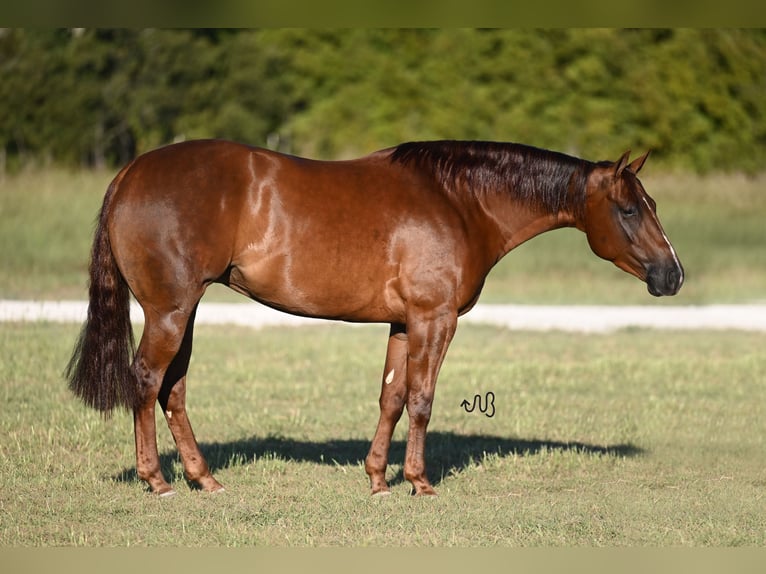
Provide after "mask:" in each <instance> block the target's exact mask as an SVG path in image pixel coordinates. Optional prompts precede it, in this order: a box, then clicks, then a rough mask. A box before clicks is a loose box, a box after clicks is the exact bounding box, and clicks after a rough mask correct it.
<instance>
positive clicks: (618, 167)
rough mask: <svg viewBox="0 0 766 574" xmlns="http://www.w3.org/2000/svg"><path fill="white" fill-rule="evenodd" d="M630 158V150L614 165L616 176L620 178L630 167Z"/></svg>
mask: <svg viewBox="0 0 766 574" xmlns="http://www.w3.org/2000/svg"><path fill="white" fill-rule="evenodd" d="M629 158H630V150H628V151H626V152H625V153H624V154H622V157H621V158H620V159H618V160H617V161H616V162H615V164H614V175H615V176H616V177H620V176H621V175H622V172H623V170H624V169H625V168H626V167H627V166H628V159H629Z"/></svg>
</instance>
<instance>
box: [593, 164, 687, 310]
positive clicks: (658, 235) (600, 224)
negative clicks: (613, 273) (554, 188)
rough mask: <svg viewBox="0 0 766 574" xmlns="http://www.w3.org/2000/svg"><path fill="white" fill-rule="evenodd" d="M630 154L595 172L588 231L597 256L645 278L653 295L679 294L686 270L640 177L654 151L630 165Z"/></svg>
mask: <svg viewBox="0 0 766 574" xmlns="http://www.w3.org/2000/svg"><path fill="white" fill-rule="evenodd" d="M629 155H630V152H625V153H624V154H623V156H622V157H621V158H620V159H619V160H618V161H616V162H615V163H611V162H602V163H599V164H598V165H597V167H596V168H595V169H594V170H593V172H592V173H591V175H590V176H589V178H588V183H587V190H586V200H585V201H586V205H585V219H584V222H583V230H584V231H585V233H586V235H587V236H588V243H589V244H590V247H591V249H592V250H593V252H594V253H595V254H596V255H598V256H599V257H602V258H604V259H606V260H608V261H611V262H612V263H614V264H615V265H616V266H617V267H619V268H620V269H622V270H623V271H627V272H628V273H630V274H632V275H635V276H636V277H638V278H639V279H641V280H642V281H645V282H646V285H647V288H648V290H649V293H651V294H652V295H655V296H657V297H659V296H661V295H675V294H676V293H678V290H679V289H680V288H681V285H682V284H683V282H684V269H683V267H682V266H681V262H680V261H679V260H678V257H677V256H676V252H675V250H674V249H673V246H672V245H671V244H670V241H669V240H668V237H667V235H665V232H664V231H663V230H662V225H660V221H659V219H657V213H656V204H655V202H654V200H653V199H652V198H651V197H649V195H648V194H647V193H646V191H645V190H644V187H643V186H642V185H641V182H640V181H639V180H638V178H637V177H636V174H637V173H638V172H639V170H640V169H641V167H642V166H643V165H644V162H645V161H646V158H647V156H648V155H649V153H648V152H647V153H646V154H644V155H643V156H641V157H639V158H638V159H636V160H634V161H633V162H632V163H630V164H628V157H629Z"/></svg>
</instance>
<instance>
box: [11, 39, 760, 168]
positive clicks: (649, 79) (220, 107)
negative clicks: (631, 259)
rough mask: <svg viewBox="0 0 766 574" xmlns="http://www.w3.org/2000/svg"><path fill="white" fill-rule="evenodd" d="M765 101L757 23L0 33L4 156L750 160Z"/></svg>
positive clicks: (704, 164)
mask: <svg viewBox="0 0 766 574" xmlns="http://www.w3.org/2000/svg"><path fill="white" fill-rule="evenodd" d="M765 96H766V33H764V32H763V31H762V30H689V29H678V30H621V29H572V30H566V29H556V30H528V29H520V30H469V29H450V30H409V29H408V30H398V29H385V30H381V29H361V30H359V29H344V30H315V29H310V30H304V29H265V30H225V31H222V30H208V29H198V30H156V29H149V30H107V29H71V30H70V29H59V30H19V29H13V30H9V29H5V30H3V31H2V32H0V143H1V144H2V145H0V158H4V159H3V161H4V163H6V164H7V166H8V167H10V168H12V167H15V166H17V165H19V164H23V163H25V162H28V161H31V160H33V159H37V160H40V159H42V160H43V161H55V162H62V163H67V164H70V165H73V164H74V165H77V164H79V165H97V166H101V165H107V164H108V165H110V166H115V165H118V164H122V163H124V162H126V161H127V160H128V159H130V158H131V157H133V156H134V155H135V154H136V153H140V152H143V151H146V150H148V149H151V148H153V147H156V146H159V145H162V144H166V143H169V142H172V141H174V140H178V139H184V138H197V137H222V138H229V139H236V140H240V141H246V142H249V143H253V144H256V145H268V146H270V147H273V148H279V149H282V150H283V151H288V152H293V153H298V154H304V155H310V156H314V157H323V158H337V157H347V156H351V155H360V154H363V153H366V152H369V151H372V150H374V149H378V148H380V147H385V146H388V145H394V144H396V143H399V142H401V141H406V140H412V139H435V138H455V139H494V140H504V141H520V142H524V143H529V144H532V145H537V146H540V147H549V148H554V149H558V150H560V151H565V152H569V153H573V154H575V155H580V156H583V157H588V158H592V159H609V158H616V157H617V156H618V155H619V154H620V153H621V152H622V151H624V149H625V148H628V147H633V148H634V149H636V150H638V149H644V148H652V149H653V150H654V152H655V157H656V158H657V159H659V160H662V161H664V162H665V163H666V164H667V165H672V166H676V167H682V168H686V169H693V170H697V171H700V172H704V171H709V170H745V171H750V172H755V171H759V170H760V169H762V166H763V164H764V161H765V160H766V97H765ZM0 167H2V166H0Z"/></svg>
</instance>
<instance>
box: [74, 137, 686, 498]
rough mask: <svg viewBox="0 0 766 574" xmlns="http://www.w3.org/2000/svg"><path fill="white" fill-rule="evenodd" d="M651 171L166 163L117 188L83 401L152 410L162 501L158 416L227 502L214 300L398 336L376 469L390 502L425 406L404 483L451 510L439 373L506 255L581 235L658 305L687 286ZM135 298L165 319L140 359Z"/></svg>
mask: <svg viewBox="0 0 766 574" xmlns="http://www.w3.org/2000/svg"><path fill="white" fill-rule="evenodd" d="M647 156H648V152H647V153H646V154H644V155H643V156H641V157H638V158H637V159H635V160H633V161H632V162H629V157H630V152H629V151H628V152H625V153H624V154H623V155H622V156H621V157H620V158H619V160H617V161H616V162H613V161H599V162H592V161H588V160H584V159H579V158H576V157H573V156H570V155H566V154H563V153H559V152H556V151H550V150H544V149H539V148H536V147H531V146H527V145H522V144H515V143H501V142H477V141H430V142H410V143H404V144H401V145H398V146H395V147H391V148H387V149H383V150H380V151H377V152H374V153H372V154H370V155H367V156H365V157H361V158H358V159H352V160H343V161H319V160H310V159H305V158H301V157H296V156H293V155H286V154H281V153H277V152H274V151H270V150H267V149H263V148H257V147H252V146H248V145H245V144H241V143H235V142H230V141H223V140H193V141H186V142H181V143H175V144H171V145H168V146H165V147H161V148H158V149H155V150H152V151H149V152H146V153H145V154H143V155H140V156H138V157H137V158H136V159H134V160H133V161H132V162H130V163H129V164H128V165H126V166H125V167H124V168H123V169H122V170H121V171H120V172H119V173H118V174H117V175H116V177H115V178H114V180H113V181H112V182H111V184H110V185H109V187H108V189H107V191H106V194H105V197H104V201H103V205H102V207H101V210H100V214H99V216H98V220H97V224H96V229H95V237H94V242H93V248H92V253H91V260H90V265H89V305H88V312H87V318H86V320H85V324H84V326H83V328H82V331H81V333H80V336H79V338H78V340H77V342H76V344H75V346H74V351H73V354H72V358H71V360H70V361H69V363H68V365H67V367H66V369H65V377H66V378H67V379H68V385H69V387H70V388H71V390H72V391H73V393H74V394H75V395H77V396H78V397H79V398H81V399H82V400H83V401H84V402H85V404H86V405H89V406H92V407H94V408H96V409H98V410H101V411H103V412H104V415H105V416H108V415H109V413H111V411H112V410H113V409H114V408H115V407H118V406H121V407H125V408H127V409H128V410H132V412H133V419H134V432H135V444H136V472H137V475H138V477H139V478H140V479H141V480H143V481H145V482H146V483H148V486H149V489H150V491H151V492H153V493H156V494H158V495H160V496H167V495H171V494H174V490H173V488H172V487H171V485H170V484H169V483H168V482H167V481H166V480H165V478H164V476H163V474H162V472H161V469H160V460H159V456H158V451H157V442H156V427H155V403H159V405H160V407H161V409H162V412H163V413H164V415H165V420H166V422H167V425H168V426H169V428H170V431H171V433H172V435H173V438H174V440H175V443H176V446H177V449H178V452H179V454H180V456H181V459H182V463H183V468H184V473H185V476H186V478H187V480H188V481H190V483H191V484H192V485H196V487H198V488H201V489H202V490H204V491H208V492H217V491H220V490H222V489H223V487H222V485H221V484H220V483H219V482H218V481H217V480H216V479H215V478H214V477H213V475H212V474H211V472H210V469H209V467H208V465H207V463H206V461H205V458H204V457H203V455H202V453H201V452H200V449H199V446H198V444H197V441H196V439H195V436H194V432H193V430H192V427H191V424H190V422H189V418H188V416H187V412H186V375H187V369H188V367H189V360H190V357H191V354H192V338H193V329H194V317H195V312H196V310H197V306H198V303H199V301H200V298H201V297H202V295H203V294H204V293H205V290H206V288H207V287H208V286H209V285H211V284H213V283H221V284H224V285H227V286H228V287H230V288H231V289H233V290H234V291H237V292H239V293H241V294H243V295H245V296H247V297H249V298H251V299H254V300H255V301H258V302H260V303H262V304H264V305H268V306H270V307H273V308H275V309H278V310H281V311H284V312H286V313H291V314H295V315H300V316H307V317H317V318H324V319H335V320H340V321H347V322H361V323H384V324H389V325H390V330H389V337H388V345H387V352H386V357H385V363H384V369H383V375H382V380H381V392H380V400H379V407H380V413H379V420H378V424H377V428H376V430H375V434H374V436H373V438H372V442H371V445H370V449H369V452H368V454H367V456H366V458H365V464H364V467H365V471H366V473H367V475H368V476H369V480H370V488H371V492H372V494H387V493H389V492H390V490H389V486H388V484H387V482H386V479H385V470H386V467H387V464H388V454H389V448H390V445H391V436H392V434H393V431H394V427H395V425H396V424H397V422H398V421H399V419H400V417H401V415H402V413H403V411H404V408H405V406H406V409H407V415H408V418H409V429H408V436H407V445H406V452H405V460H404V477H405V478H406V480H407V481H409V482H410V483H411V485H412V492H413V494H417V495H434V494H436V493H435V490H434V488H433V486H432V485H431V483H430V482H429V479H428V477H427V474H426V465H425V454H424V453H425V441H426V429H427V426H428V423H429V420H430V418H431V407H432V403H433V399H434V391H435V387H436V381H437V377H438V374H439V369H440V367H441V365H442V361H443V360H444V358H445V354H446V353H447V348H448V346H449V344H450V341H451V340H452V337H453V335H454V333H455V329H456V327H457V322H458V317H459V316H460V315H463V314H464V313H466V312H468V311H469V310H470V309H471V307H472V306H473V305H474V304H475V303H476V301H477V299H478V298H479V295H480V293H481V290H482V287H483V285H484V282H485V278H486V276H487V274H488V273H489V271H490V270H491V269H492V267H493V266H494V265H495V264H496V263H497V262H498V261H499V260H500V259H501V258H502V257H503V256H504V255H505V254H507V253H508V252H509V251H511V250H512V249H513V248H514V247H516V246H518V245H520V244H521V243H523V242H525V241H527V240H529V239H531V238H533V237H534V236H536V235H538V234H540V233H543V232H545V231H549V230H552V229H556V228H561V227H575V228H577V229H579V230H581V231H582V232H584V233H585V234H586V236H587V240H588V243H589V245H590V247H591V249H592V251H593V252H594V253H595V254H596V255H597V256H599V257H601V258H603V259H606V260H608V261H611V262H612V263H614V264H615V265H616V266H617V267H619V268H620V269H623V270H624V271H626V272H628V273H630V274H632V275H634V276H636V277H637V278H639V279H640V280H642V281H644V282H645V283H646V285H647V289H648V291H649V293H651V294H652V295H654V296H663V295H674V294H676V293H677V292H678V290H679V289H680V288H681V285H682V283H683V280H684V270H683V267H682V266H681V263H680V261H679V259H678V257H677V255H676V252H675V250H674V249H673V247H672V245H671V243H670V241H669V240H668V237H667V235H666V234H665V232H664V231H663V228H662V226H661V224H660V221H659V220H658V218H657V213H656V205H655V202H654V201H653V200H652V199H651V197H649V195H647V193H646V191H645V190H644V188H643V186H642V184H641V183H640V181H639V179H638V178H637V174H638V172H639V171H640V170H641V168H642V166H643V165H644V162H645V161H646V158H647ZM131 294H132V295H133V297H135V299H136V301H137V302H138V303H139V305H140V306H141V308H142V309H143V313H144V317H145V325H144V330H143V334H142V336H141V339H140V342H139V344H138V347H137V348H136V346H135V341H134V338H133V331H132V327H131V322H130V295H131Z"/></svg>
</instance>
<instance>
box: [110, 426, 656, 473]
mask: <svg viewBox="0 0 766 574" xmlns="http://www.w3.org/2000/svg"><path fill="white" fill-rule="evenodd" d="M405 446H406V442H405V441H401V440H400V441H392V442H391V451H390V453H389V463H390V464H391V463H392V464H395V465H398V466H399V468H400V470H399V471H398V473H397V474H396V475H395V476H394V478H393V479H390V480H389V484H390V485H392V486H393V485H396V484H399V483H401V482H403V481H404V476H403V472H402V470H401V465H402V463H403V461H404V451H405ZM369 447H370V442H369V441H368V440H361V439H348V440H341V439H339V440H327V441H302V440H295V439H292V438H286V437H279V436H266V437H258V436H252V437H250V438H247V439H243V440H238V441H232V442H227V443H200V450H201V451H202V454H203V455H204V456H205V458H206V459H207V461H208V465H209V466H210V470H211V471H212V472H213V474H215V472H216V471H218V470H220V469H223V468H229V467H233V466H239V465H242V464H247V463H249V462H252V461H253V460H257V459H259V458H263V457H270V458H276V459H280V460H292V461H298V462H312V463H315V464H329V465H352V466H355V465H358V464H363V463H364V458H365V456H367V451H368V449H369ZM544 451H562V452H576V453H582V454H586V455H603V456H616V457H632V456H640V455H641V454H643V452H644V451H643V449H641V448H639V447H637V446H634V445H631V444H618V445H610V446H597V445H591V444H584V443H580V442H559V441H548V440H523V439H514V438H505V437H498V436H491V435H461V434H455V433H452V432H439V431H434V432H431V433H428V439H427V448H426V467H427V468H428V474H429V478H430V479H431V481H432V483H433V484H434V485H438V484H439V483H440V482H441V480H442V479H443V478H444V477H446V476H449V475H454V474H458V473H460V472H462V471H463V470H465V469H466V468H468V467H469V466H471V465H472V464H475V463H476V462H477V461H480V460H481V459H482V457H483V456H484V455H485V454H486V455H497V456H500V457H506V456H533V455H536V454H538V453H540V452H544ZM178 460H179V459H178V454H177V453H176V452H175V451H170V452H166V453H163V454H161V455H160V464H161V466H162V471H163V473H164V474H165V476H166V477H172V476H173V474H174V466H175V465H176V464H177V463H178ZM113 478H114V479H115V480H117V481H120V482H132V481H135V480H138V477H137V475H136V469H135V467H134V468H131V469H126V470H124V471H123V472H121V473H120V474H119V475H117V476H115V477H113Z"/></svg>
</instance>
